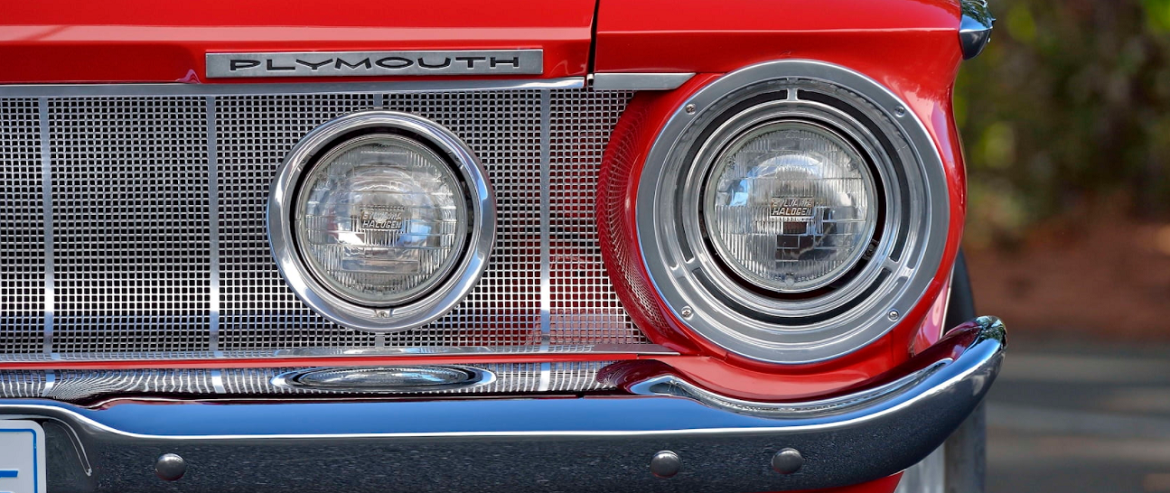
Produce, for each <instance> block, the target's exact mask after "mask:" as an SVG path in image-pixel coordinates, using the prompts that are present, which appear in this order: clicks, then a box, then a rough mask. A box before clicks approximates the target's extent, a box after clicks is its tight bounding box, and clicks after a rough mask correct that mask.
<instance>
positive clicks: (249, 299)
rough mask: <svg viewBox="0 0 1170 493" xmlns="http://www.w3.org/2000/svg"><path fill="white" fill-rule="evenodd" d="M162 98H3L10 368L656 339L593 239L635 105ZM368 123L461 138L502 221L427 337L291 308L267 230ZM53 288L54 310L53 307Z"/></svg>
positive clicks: (570, 99) (360, 96) (436, 95)
mask: <svg viewBox="0 0 1170 493" xmlns="http://www.w3.org/2000/svg"><path fill="white" fill-rule="evenodd" d="M163 87H164V89H158V87H157V86H156V87H155V88H154V89H150V88H149V87H148V88H147V89H144V90H143V94H141V95H140V94H126V93H127V92H133V87H128V86H123V87H121V88H120V89H119V90H118V91H116V92H117V94H116V95H85V94H80V95H70V96H66V95H64V94H62V95H55V94H50V95H42V96H40V97H31V98H30V97H11V96H5V93H4V92H3V88H0V121H3V122H4V124H5V125H4V128H3V131H2V132H3V133H2V134H0V144H2V145H3V149H0V152H2V154H0V171H2V172H3V173H4V174H5V177H6V178H7V179H6V180H5V182H4V187H5V189H4V194H3V199H4V200H5V202H4V203H5V204H6V205H7V206H6V207H5V208H4V209H3V210H0V227H3V228H4V234H3V236H0V242H2V244H0V255H2V256H4V257H0V258H7V259H10V261H8V262H5V264H4V265H3V270H2V272H0V289H3V291H2V293H0V294H2V295H3V296H4V305H3V307H2V309H3V313H2V314H0V330H2V331H3V335H4V339H3V342H0V347H2V348H3V349H2V350H0V352H2V353H3V355H0V358H7V359H10V360H30V359H48V358H50V357H55V358H61V359H72V360H83V359H84V360H90V359H96V360H100V359H110V358H117V359H136V358H138V359H141V358H169V359H176V358H178V359H183V358H208V357H264V356H275V355H281V356H290V355H337V354H351V353H354V352H361V353H362V354H371V353H370V351H374V352H377V351H386V352H388V353H393V352H395V351H399V352H400V351H402V350H407V349H409V348H420V351H442V352H446V351H445V348H485V347H486V348H494V350H497V351H514V350H517V349H518V350H521V351H527V350H536V348H542V349H541V350H545V351H565V350H566V349H565V348H568V347H572V348H581V347H583V348H585V349H586V350H588V348H589V347H592V346H603V345H614V344H645V343H647V342H648V341H647V340H646V338H645V337H644V336H643V335H642V334H641V332H639V331H638V330H637V328H635V326H634V325H633V324H632V322H631V321H630V319H629V317H628V316H627V315H626V313H625V311H624V310H623V309H622V307H621V306H620V303H619V302H618V300H617V298H616V295H615V294H614V292H613V287H612V285H611V284H610V282H609V277H608V275H607V274H606V271H605V268H604V266H603V265H602V259H601V255H600V249H599V246H598V243H597V231H596V226H595V224H594V204H593V202H594V196H595V192H596V185H597V176H598V173H599V171H600V165H601V153H602V151H603V149H604V148H605V145H606V143H607V142H608V139H609V134H610V133H611V132H612V130H613V126H614V125H615V124H616V122H617V119H618V117H620V115H621V113H622V111H624V109H625V105H626V103H628V101H629V99H630V98H631V97H632V96H633V93H631V92H624V91H614V92H602V91H592V90H588V89H584V90H580V89H541V88H535V89H527V88H522V89H506V90H462V89H460V90H454V89H453V90H443V91H428V90H419V89H418V88H417V86H415V87H413V88H411V89H409V90H402V91H394V90H386V91H357V92H352V91H346V92H338V93H318V92H312V91H306V92H305V93H287V94H257V93H255V91H252V92H245V91H241V92H240V93H231V92H230V90H229V91H226V92H225V91H216V92H215V93H209V94H183V93H177V94H148V93H151V92H159V91H161V92H163V93H165V92H166V90H165V87H168V86H163ZM240 87H248V86H240ZM81 92H82V93H84V91H81ZM372 108H382V109H390V110H395V111H402V112H407V113H412V114H416V115H420V116H423V117H425V118H429V119H432V120H434V121H436V122H438V123H439V124H441V125H444V126H446V127H447V128H449V129H451V130H452V131H453V132H454V133H455V134H457V135H458V136H459V137H460V138H462V139H463V140H464V141H465V142H466V143H467V144H468V146H469V147H470V148H471V149H472V150H473V151H474V152H475V153H476V154H477V156H478V157H479V158H480V159H481V161H483V163H484V166H485V168H486V170H487V172H488V176H489V179H490V181H491V182H492V185H493V188H494V189H495V193H496V197H497V203H498V209H499V229H498V234H497V241H496V246H495V249H494V251H493V253H492V257H491V259H490V263H489V267H488V269H487V271H486V272H485V274H484V277H483V279H482V280H481V281H480V283H479V285H478V286H477V287H476V288H475V289H474V290H473V291H472V293H471V294H470V295H469V296H468V297H467V299H466V300H465V301H464V302H463V303H462V304H461V305H460V306H459V307H458V308H456V309H455V310H454V311H453V312H451V313H450V314H449V315H447V316H445V317H444V318H442V319H440V320H438V321H436V322H434V323H432V324H429V325H427V326H424V327H421V328H419V329H415V330H410V331H406V332H401V333H396V334H388V335H378V336H376V335H372V334H367V333H364V332H359V331H353V330H349V329H346V328H343V327H338V326H336V325H334V324H333V323H331V322H329V321H327V320H325V319H324V318H322V317H320V316H318V315H316V314H315V313H314V312H312V311H311V310H310V309H308V308H307V307H306V306H305V305H304V304H302V303H301V302H300V301H299V300H298V299H297V298H296V296H295V295H294V294H293V293H292V292H291V291H290V290H289V289H288V287H287V286H286V284H285V282H284V279H283V278H282V277H281V276H280V274H279V272H278V271H277V269H276V266H275V264H274V262H273V260H272V256H271V253H270V250H269V246H268V240H267V229H266V224H265V218H264V217H265V210H266V207H267V201H268V190H269V183H270V181H271V180H272V178H273V177H274V176H275V173H276V170H277V168H278V167H279V165H280V163H281V161H282V160H283V158H284V155H285V153H287V152H288V150H289V149H290V148H291V147H292V146H293V145H294V144H296V143H297V141H299V140H300V139H301V137H303V136H304V135H305V134H306V133H308V132H309V131H311V130H312V129H313V128H315V127H316V126H318V125H320V124H322V123H324V122H326V121H328V120H330V119H332V118H336V117H338V116H341V115H345V114H348V113H352V112H355V111H360V110H365V109H372ZM41 128H47V129H48V132H47V133H46V134H44V135H42V134H41V130H40V129H41ZM42 146H47V147H46V148H47V149H48V151H49V152H48V155H47V156H44V157H46V158H47V159H42V156H41V148H42ZM46 166H47V168H46ZM45 171H48V174H47V175H45V173H44V172H45ZM42 176H47V177H48V182H47V185H48V186H47V187H46V186H45V185H46V183H44V182H42ZM43 188H48V189H49V190H50V193H48V195H45V194H44V193H43V191H42V189H43ZM46 206H47V207H49V210H50V211H51V214H50V215H48V216H46V215H45V213H44V211H45V207H46ZM46 219H48V220H49V225H50V227H48V228H46ZM46 238H51V243H46V242H45V239H46ZM46 252H52V253H51V255H48V256H46ZM53 283H55V286H54V285H53ZM47 289H48V290H50V291H49V292H53V291H54V290H55V293H56V296H55V297H52V298H49V299H48V300H46V298H45V295H44V293H45V292H46V290H47ZM54 305H55V307H56V310H55V313H53V312H52V311H51V310H49V309H51V308H52V307H53V306H54ZM46 314H51V315H52V316H49V317H46ZM46 320H48V322H46ZM558 346H563V347H559V348H558ZM349 350H352V351H349ZM569 350H572V349H569ZM479 351H482V349H481V350H479Z"/></svg>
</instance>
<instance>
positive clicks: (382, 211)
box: [268, 111, 496, 332]
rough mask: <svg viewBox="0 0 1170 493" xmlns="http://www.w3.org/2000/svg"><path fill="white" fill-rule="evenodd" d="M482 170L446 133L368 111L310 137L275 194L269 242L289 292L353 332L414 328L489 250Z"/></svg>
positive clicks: (296, 150)
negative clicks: (354, 330) (290, 290)
mask: <svg viewBox="0 0 1170 493" xmlns="http://www.w3.org/2000/svg"><path fill="white" fill-rule="evenodd" d="M495 231H496V207H495V199H494V197H493V195H492V191H491V186H490V184H489V183H488V181H487V176H486V173H485V172H484V170H483V167H482V166H481V165H480V163H479V161H478V160H477V159H476V158H475V155H473V154H472V153H471V150H470V149H468V147H467V145H466V144H464V143H463V142H462V141H460V140H459V138H458V137H456V136H455V134H454V133H452V132H451V131H450V130H447V129H445V128H443V127H442V126H440V125H439V124H437V123H435V122H432V121H430V120H427V119H425V118H421V117H418V116H414V115H409V114H405V113H397V112H392V111H367V112H362V113H355V114H352V115H348V116H343V117H341V118H338V119H336V120H333V121H330V122H327V123H325V124H324V125H321V126H320V127H318V128H317V129H315V130H313V131H312V132H310V133H309V134H308V135H306V136H305V137H304V138H303V139H301V141H300V142H298V143H297V145H296V146H294V147H293V149H292V150H291V151H290V152H289V154H288V156H286V157H285V161H284V164H283V165H282V167H281V169H280V173H279V174H278V175H277V178H276V180H275V181H274V182H273V185H272V191H271V195H270V196H269V201H268V239H269V241H270V242H271V244H272V253H273V257H274V259H275V260H276V265H277V266H278V267H279V268H280V272H281V274H283V275H284V278H285V280H286V281H287V282H288V285H289V288H291V289H292V290H293V292H295V293H296V294H297V296H298V297H299V298H301V300H302V301H304V302H305V304H306V305H309V307H311V308H312V309H313V310H314V311H316V312H317V313H318V314H320V315H322V316H324V317H326V318H328V319H330V320H332V321H334V322H336V323H338V324H340V325H342V326H344V327H348V328H353V329H361V330H369V331H375V332H388V331H396V330H404V329H410V328H414V327H419V326H421V325H423V324H426V323H428V322H431V321H433V320H435V319H437V318H439V317H441V316H443V315H445V314H446V313H448V312H449V311H451V309H453V308H454V307H455V306H456V305H458V304H459V302H461V301H462V300H463V298H464V297H465V296H466V295H467V294H468V293H469V292H470V291H471V289H472V288H473V287H474V286H475V284H476V283H477V282H479V278H480V276H481V275H482V274H483V271H484V268H485V267H486V266H487V260H488V255H489V254H490V253H491V248H492V244H493V242H494V240H495Z"/></svg>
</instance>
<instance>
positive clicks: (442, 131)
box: [267, 110, 496, 332]
mask: <svg viewBox="0 0 1170 493" xmlns="http://www.w3.org/2000/svg"><path fill="white" fill-rule="evenodd" d="M370 129H390V130H394V131H399V132H405V133H408V134H411V135H413V136H414V137H417V138H420V139H423V140H426V141H427V142H429V143H431V144H433V145H434V146H435V147H437V148H438V149H439V150H441V151H443V152H444V153H445V154H446V155H447V156H446V157H447V158H449V159H450V162H451V163H452V164H453V167H454V168H455V171H456V172H457V173H456V174H458V175H460V177H461V178H462V179H463V181H464V183H465V185H466V186H467V191H468V192H469V193H470V197H468V199H469V202H470V204H471V211H470V214H469V218H470V219H471V223H470V225H469V226H470V230H471V232H470V234H469V236H468V238H467V243H466V244H467V251H466V252H465V253H464V254H463V258H462V259H460V261H459V263H458V264H456V267H455V268H454V269H453V270H452V275H451V277H449V278H448V279H447V280H446V281H445V282H444V283H443V284H440V285H439V286H437V287H436V288H434V289H433V290H432V291H431V292H430V293H428V294H427V295H426V296H425V297H422V298H420V299H417V300H414V301H412V302H410V303H409V304H406V305H402V306H397V307H392V308H391V307H387V308H372V307H368V306H361V305H357V304H354V303H351V302H349V301H347V300H345V299H343V298H341V297H338V296H337V295H335V294H333V292H332V291H331V290H329V289H328V288H327V287H325V286H323V285H322V284H321V283H320V282H319V281H318V280H317V279H316V278H315V277H314V276H313V275H312V273H311V272H310V271H309V269H308V267H307V266H306V265H304V262H302V260H301V258H300V255H299V254H298V253H297V249H296V241H295V239H294V236H293V235H294V231H295V228H294V227H293V225H292V224H290V221H291V220H292V212H293V208H294V207H295V206H296V191H297V187H298V186H299V184H300V181H301V179H302V177H303V176H304V175H305V174H307V172H308V170H309V166H310V165H311V164H313V163H314V159H313V158H314V157H315V156H316V155H317V154H318V153H319V152H320V151H322V150H324V149H325V148H326V147H328V146H330V145H332V144H333V143H334V142H335V141H336V139H338V138H340V137H342V136H344V135H346V134H350V133H352V132H354V131H358V130H370ZM267 222H268V241H269V244H270V246H271V249H272V256H273V258H274V260H275V261H276V265H277V267H278V268H279V270H280V272H281V274H282V275H283V276H284V278H285V281H286V282H287V283H288V285H289V287H290V288H291V289H292V290H293V292H294V293H296V295H297V297H299V298H300V299H301V301H304V302H305V304H306V305H309V307H310V308H312V309H313V310H314V311H316V312H317V313H319V314H320V315H321V316H324V317H325V318H328V319H330V320H332V321H334V322H336V323H338V324H340V325H342V326H345V327H348V328H352V329H358V330H365V331H370V332H392V331H399V330H406V329H411V328H414V327H418V326H421V325H424V324H427V323H430V322H432V321H434V320H436V319H438V318H440V317H442V316H443V315H445V314H447V313H448V312H450V311H451V310H452V309H453V308H455V306H456V305H458V304H459V302H461V301H462V300H463V298H464V297H465V296H467V293H469V292H470V291H471V289H472V288H473V287H475V285H476V283H478V282H479V278H480V276H481V275H482V274H483V271H484V269H485V268H486V267H487V263H488V256H489V255H490V254H491V250H492V246H493V245H494V243H495V236H496V202H495V196H494V195H493V192H492V188H491V185H490V184H489V183H488V179H487V173H486V172H485V171H484V169H483V165H482V164H480V162H479V159H478V158H476V157H475V154H473V153H472V151H471V149H469V148H468V147H467V145H466V144H464V143H463V142H462V141H461V140H459V138H458V137H457V136H455V134H454V133H452V132H451V131H450V130H447V129H446V128H444V127H443V126H441V125H439V124H437V123H435V122H432V121H430V120H427V119H425V118H421V117H418V116H415V115H410V114H407V113H399V112H396V111H382V110H377V111H364V112H360V113H353V114H350V115H346V116H343V117H341V118H338V119H335V120H332V121H330V122H327V123H325V124H323V125H321V126H320V127H317V128H316V129H314V130H313V131H312V132H309V134H308V135H306V136H305V137H304V138H302V139H301V141H300V142H298V143H297V144H296V146H294V147H293V148H292V150H291V151H289V153H288V155H287V156H286V157H285V159H284V162H283V164H281V167H280V172H279V173H278V174H277V177H276V179H275V180H273V183H272V190H271V192H270V194H269V199H268V219H267Z"/></svg>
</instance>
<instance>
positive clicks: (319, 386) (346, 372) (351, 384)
mask: <svg viewBox="0 0 1170 493" xmlns="http://www.w3.org/2000/svg"><path fill="white" fill-rule="evenodd" d="M495 380H496V376H495V374H494V373H492V372H490V371H487V370H483V369H480V368H470V367H458V366H417V367H410V366H384V367H370V368H311V369H308V370H298V371H292V372H288V373H282V374H280V375H277V376H276V378H273V379H272V385H274V386H276V387H283V388H304V389H312V390H322V391H333V392H363V393H373V394H400V393H419V392H439V391H444V390H464V389H469V388H473V387H479V386H481V385H487V384H490V383H492V382H494V381H495Z"/></svg>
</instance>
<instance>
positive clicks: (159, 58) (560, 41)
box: [0, 0, 595, 83]
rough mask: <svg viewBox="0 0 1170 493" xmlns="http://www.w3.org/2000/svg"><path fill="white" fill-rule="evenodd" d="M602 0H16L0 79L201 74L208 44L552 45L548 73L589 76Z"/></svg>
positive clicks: (376, 47) (298, 47)
mask: <svg viewBox="0 0 1170 493" xmlns="http://www.w3.org/2000/svg"><path fill="white" fill-rule="evenodd" d="M594 7H595V3H594V2H593V0H558V1H557V2H553V3H550V2H547V1H545V0H496V1H492V2H484V1H482V0H443V1H441V2H426V1H417V2H405V1H398V2H393V1H391V2H387V1H384V0H336V1H330V2H320V1H311V2H310V1H303V2H302V1H289V0H234V1H227V0H216V1H207V2H199V1H192V0H188V1H179V2H158V1H157V0H111V1H108V2H93V1H91V0H42V1H38V2H16V3H13V4H12V5H8V6H6V8H5V11H6V12H5V15H4V16H2V17H0V59H3V60H5V70H3V71H0V83H46V82H189V83H198V82H204V81H205V79H206V76H205V74H206V67H205V65H204V64H205V58H206V54H207V53H224V52H299V51H395V50H516V49H541V50H543V52H544V53H543V60H544V70H543V73H542V74H540V75H539V76H538V77H544V78H557V77H567V76H579V75H583V74H585V73H586V70H587V65H588V60H589V49H590V39H591V34H590V30H591V27H592V23H593V16H594ZM343 79H345V78H331V79H330V80H331V81H340V80H343ZM363 79H365V80H370V79H369V78H363ZM217 82H218V81H217ZM224 82H230V81H224ZM252 82H256V80H254V79H253V80H252Z"/></svg>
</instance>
